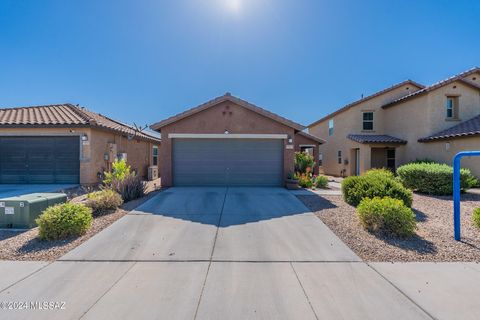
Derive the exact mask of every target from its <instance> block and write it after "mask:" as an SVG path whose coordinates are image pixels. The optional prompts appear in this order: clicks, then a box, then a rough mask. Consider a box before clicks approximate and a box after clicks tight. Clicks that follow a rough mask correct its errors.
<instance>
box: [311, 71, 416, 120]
mask: <svg viewBox="0 0 480 320" xmlns="http://www.w3.org/2000/svg"><path fill="white" fill-rule="evenodd" d="M407 84H410V85H413V86H415V87H417V88H419V89H423V88H424V87H425V86H424V85H422V84H420V83H418V82H415V81H413V80H410V79H408V80H405V81H402V82H400V83H397V84H394V85H393V86H391V87H389V88H386V89H383V90H380V91H378V92H376V93H374V94H372V95H369V96H366V97H364V98H362V99H360V100H357V101H354V102H352V103H349V104H347V105H345V106H344V107H342V108H340V109H338V110H337V111H335V112H332V113H330V114H328V115H326V116H325V117H323V118H321V119H320V120H317V121H315V122H312V123H311V124H309V125H308V126H307V127H309V128H310V127H311V126H314V125H316V124H317V123H320V122H322V121H325V120H327V119H329V118H332V117H334V116H335V115H337V114H339V113H342V112H344V111H347V110H348V109H350V108H353V107H355V106H356V105H359V104H360V103H363V102H365V101H368V100H370V99H373V98H376V97H378V96H381V95H382V94H385V93H388V92H390V91H392V90H395V89H398V88H400V87H402V86H404V85H407Z"/></svg>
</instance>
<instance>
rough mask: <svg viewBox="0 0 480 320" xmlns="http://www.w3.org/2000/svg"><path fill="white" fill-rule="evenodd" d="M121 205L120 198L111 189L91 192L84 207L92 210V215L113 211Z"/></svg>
mask: <svg viewBox="0 0 480 320" xmlns="http://www.w3.org/2000/svg"><path fill="white" fill-rule="evenodd" d="M122 203H123V200H122V197H121V196H120V195H119V194H118V193H117V192H116V191H114V190H112V189H104V190H101V191H96V192H91V193H89V194H88V195H87V202H86V206H87V207H89V208H92V210H93V212H94V213H102V212H104V211H108V210H115V209H117V208H118V207H120V206H121V205H122Z"/></svg>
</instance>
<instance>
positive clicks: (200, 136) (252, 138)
mask: <svg viewBox="0 0 480 320" xmlns="http://www.w3.org/2000/svg"><path fill="white" fill-rule="evenodd" d="M151 128H152V129H153V130H156V131H158V132H160V133H161V138H162V143H161V145H160V163H161V167H160V175H161V177H162V185H163V186H194V185H201V186H245V185H254V186H283V185H284V181H285V178H286V177H287V175H288V174H289V173H293V171H294V153H295V151H301V150H309V151H310V152H312V153H313V155H314V157H315V158H318V146H319V145H320V144H321V143H323V140H322V139H319V138H317V137H315V136H313V135H310V134H308V133H306V132H304V129H305V127H304V126H303V125H300V124H298V123H295V122H293V121H291V120H288V119H285V118H283V117H281V116H279V115H276V114H274V113H272V112H269V111H267V110H265V109H262V108H260V107H258V106H255V105H253V104H251V103H249V102H247V101H244V100H242V99H239V98H237V97H234V96H232V95H231V94H230V93H226V94H225V95H223V96H220V97H218V98H215V99H213V100H211V101H208V102H206V103H204V104H202V105H199V106H197V107H195V108H192V109H189V110H187V111H185V112H182V113H180V114H177V115H175V116H173V117H170V118H168V119H165V120H163V121H160V122H158V123H155V124H153V125H152V126H151Z"/></svg>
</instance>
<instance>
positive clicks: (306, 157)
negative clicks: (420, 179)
mask: <svg viewBox="0 0 480 320" xmlns="http://www.w3.org/2000/svg"><path fill="white" fill-rule="evenodd" d="M314 166H315V161H314V159H313V156H312V155H310V154H308V153H306V152H295V171H296V172H299V173H309V172H312V171H313V167H314Z"/></svg>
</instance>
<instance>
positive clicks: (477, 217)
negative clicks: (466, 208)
mask: <svg viewBox="0 0 480 320" xmlns="http://www.w3.org/2000/svg"><path fill="white" fill-rule="evenodd" d="M472 221H473V225H474V226H476V227H477V228H479V229H480V208H477V209H475V210H473V214H472Z"/></svg>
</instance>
